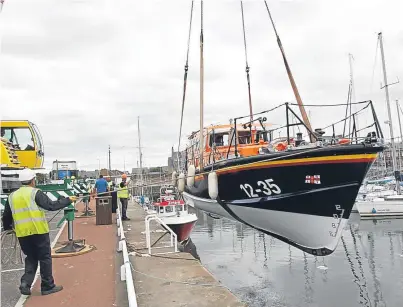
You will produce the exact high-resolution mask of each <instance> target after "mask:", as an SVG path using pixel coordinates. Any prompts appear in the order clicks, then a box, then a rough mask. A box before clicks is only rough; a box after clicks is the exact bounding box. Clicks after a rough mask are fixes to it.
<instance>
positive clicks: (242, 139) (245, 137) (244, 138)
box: [238, 131, 250, 144]
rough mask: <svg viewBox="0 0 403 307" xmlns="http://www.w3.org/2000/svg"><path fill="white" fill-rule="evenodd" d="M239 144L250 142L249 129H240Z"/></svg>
mask: <svg viewBox="0 0 403 307" xmlns="http://www.w3.org/2000/svg"><path fill="white" fill-rule="evenodd" d="M238 140H239V144H249V143H250V142H249V140H250V132H249V131H239V132H238Z"/></svg>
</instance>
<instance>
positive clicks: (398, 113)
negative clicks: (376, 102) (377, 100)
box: [396, 99, 403, 171]
mask: <svg viewBox="0 0 403 307" xmlns="http://www.w3.org/2000/svg"><path fill="white" fill-rule="evenodd" d="M396 108H397V118H398V119H399V130H400V142H399V146H398V147H399V171H400V170H401V169H402V143H403V133H402V123H401V122H400V107H399V100H398V99H396Z"/></svg>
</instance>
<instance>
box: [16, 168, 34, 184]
mask: <svg viewBox="0 0 403 307" xmlns="http://www.w3.org/2000/svg"><path fill="white" fill-rule="evenodd" d="M35 177H36V174H35V172H34V171H33V170H32V169H30V168H24V169H23V170H22V171H21V172H20V174H19V178H20V181H22V182H25V181H31V180H32V179H34V178H35Z"/></svg>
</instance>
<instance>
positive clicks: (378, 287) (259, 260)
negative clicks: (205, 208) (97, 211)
mask: <svg viewBox="0 0 403 307" xmlns="http://www.w3.org/2000/svg"><path fill="white" fill-rule="evenodd" d="M197 215H198V218H199V220H198V222H197V224H196V226H195V229H194V231H193V233H192V242H193V243H194V244H195V247H196V251H197V254H198V256H199V257H200V260H201V262H202V264H203V265H204V266H205V267H206V268H207V269H208V270H209V271H210V272H212V273H213V274H214V276H215V277H216V278H217V279H218V280H219V281H220V282H221V283H222V284H223V285H225V286H227V287H228V288H229V289H231V291H232V292H233V293H235V294H236V295H237V296H238V297H239V298H240V299H242V300H243V301H244V302H246V303H247V304H248V306H253V307H257V306H278V307H280V306H281V307H285V306H287V307H288V306H290V307H291V306H292V307H299V306H300V307H308V306H309V307H313V306H315V307H316V306H318V307H324V306H325V307H340V306H346V307H355V306H368V307H372V306H373V307H375V306H379V307H381V306H388V307H398V306H403V291H402V290H403V219H390V220H360V218H359V216H358V215H355V214H354V215H352V216H351V218H350V221H349V223H348V225H347V226H346V227H345V229H344V232H343V237H342V239H341V241H340V243H339V245H338V247H337V250H336V251H335V252H334V253H333V254H332V255H330V256H327V257H315V256H311V255H308V254H305V253H304V252H302V251H300V250H298V249H296V248H293V247H290V246H289V245H288V244H285V243H283V242H281V241H279V240H277V239H274V238H272V237H270V236H268V235H264V234H262V233H260V232H258V231H256V230H254V229H252V228H249V227H247V226H245V225H242V224H240V223H237V222H234V221H230V220H227V219H215V218H212V217H210V216H208V215H207V214H205V213H203V212H200V211H197Z"/></svg>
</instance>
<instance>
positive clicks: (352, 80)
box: [348, 53, 358, 139]
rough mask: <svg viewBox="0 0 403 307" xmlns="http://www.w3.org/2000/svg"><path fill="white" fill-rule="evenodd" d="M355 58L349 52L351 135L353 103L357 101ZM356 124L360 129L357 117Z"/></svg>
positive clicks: (349, 128)
mask: <svg viewBox="0 0 403 307" xmlns="http://www.w3.org/2000/svg"><path fill="white" fill-rule="evenodd" d="M353 60H354V57H353V55H352V54H351V53H349V54H348V62H349V65H350V86H351V92H350V114H349V115H350V118H349V124H348V126H349V127H348V130H349V131H348V133H349V136H350V132H351V129H352V127H351V114H352V104H353V103H354V102H356V100H355V87H354V75H353ZM355 124H356V130H358V127H357V125H358V122H357V118H355ZM351 139H353V135H352V134H351Z"/></svg>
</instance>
